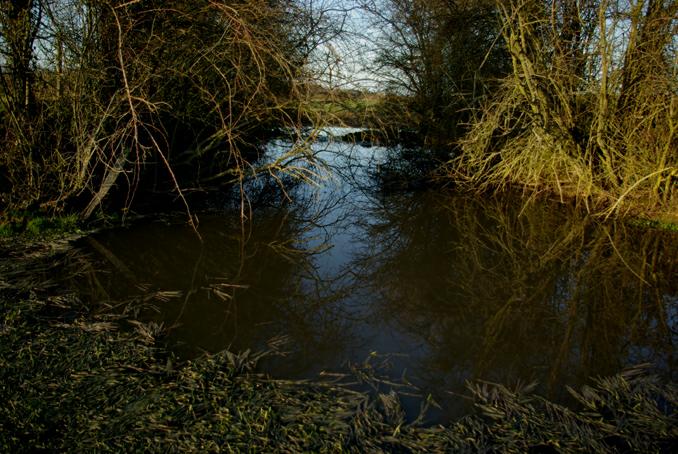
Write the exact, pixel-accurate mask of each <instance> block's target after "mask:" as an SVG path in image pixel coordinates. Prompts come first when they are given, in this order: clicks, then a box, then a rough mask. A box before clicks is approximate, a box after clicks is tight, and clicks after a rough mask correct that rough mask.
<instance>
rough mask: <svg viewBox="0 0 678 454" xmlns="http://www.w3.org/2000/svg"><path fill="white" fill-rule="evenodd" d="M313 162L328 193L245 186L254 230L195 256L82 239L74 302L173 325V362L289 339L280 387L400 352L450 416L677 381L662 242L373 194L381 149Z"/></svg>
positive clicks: (240, 228) (539, 209)
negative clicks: (481, 398) (520, 385)
mask: <svg viewBox="0 0 678 454" xmlns="http://www.w3.org/2000/svg"><path fill="white" fill-rule="evenodd" d="M284 146H285V144H284V143H282V142H280V143H277V144H276V147H284ZM314 146H315V147H317V148H316V149H315V150H314V152H315V153H316V155H317V156H319V157H322V158H323V159H325V160H326V161H327V162H328V164H329V168H331V169H333V171H334V174H333V176H332V178H330V179H327V180H324V181H323V182H322V184H321V185H320V186H319V187H318V188H312V187H309V186H302V187H297V188H296V189H295V192H294V193H291V192H290V193H289V194H285V196H284V197H282V196H279V194H278V196H275V194H274V186H272V187H269V186H266V184H264V183H261V182H258V183H257V185H259V186H258V187H259V191H260V194H263V196H264V197H263V199H265V200H273V201H275V203H268V208H260V209H256V210H255V211H254V212H253V216H254V218H253V219H254V220H253V222H251V223H246V224H241V222H240V220H239V218H238V216H237V212H233V213H230V214H226V215H222V216H213V217H206V218H204V219H202V220H201V223H200V232H201V235H202V237H203V239H204V242H203V243H202V244H201V243H200V242H199V241H198V239H197V238H196V236H195V235H194V234H193V232H192V231H191V229H190V228H188V227H186V226H184V225H181V224H166V223H159V222H148V223H145V224H138V225H135V226H134V227H132V228H129V229H127V230H116V231H112V232H107V233H102V234H98V235H95V236H93V237H91V238H88V239H86V240H84V241H83V243H82V244H81V247H82V249H83V250H86V251H89V253H90V255H91V256H92V257H93V260H94V262H95V264H96V266H95V267H93V268H94V269H97V270H99V271H96V272H92V273H90V275H89V281H87V283H83V284H81V291H83V292H88V293H89V294H90V295H92V298H93V300H96V301H104V302H106V304H107V305H108V306H117V307H120V308H124V310H127V311H133V315H134V316H135V317H137V318H139V319H140V320H145V321H154V322H156V323H164V324H165V326H169V327H171V330H170V335H169V345H170V348H172V349H173V350H174V351H175V352H176V353H177V354H179V355H180V356H183V357H192V356H195V355H197V354H200V352H202V351H211V352H214V351H219V350H222V349H224V348H230V349H233V350H242V349H246V348H255V349H256V348H262V347H264V346H265V344H266V342H267V341H268V340H269V339H271V338H272V337H275V336H280V335H284V336H288V337H289V338H290V343H289V345H288V347H287V348H289V349H291V354H290V355H289V356H287V357H286V358H285V359H283V360H278V361H275V362H269V363H266V364H264V367H265V368H266V369H267V371H268V372H270V373H272V374H274V375H276V376H280V377H312V376H314V375H315V374H317V373H318V372H320V371H321V370H344V368H345V362H346V361H353V362H358V361H362V360H363V359H364V358H365V357H367V356H368V355H370V354H371V353H373V352H375V351H376V352H379V353H383V354H389V353H397V354H398V355H397V356H394V357H393V360H392V361H391V363H392V370H391V371H390V373H391V375H392V376H393V377H400V376H401V375H403V374H404V373H405V372H406V373H407V376H408V377H409V379H410V380H411V381H412V382H414V383H415V384H416V385H418V386H420V387H421V388H422V389H423V390H424V391H426V392H431V393H433V394H434V395H435V396H436V398H437V399H438V400H440V401H447V408H448V411H449V412H448V415H449V414H454V413H455V412H458V411H461V410H460V409H459V407H458V406H456V405H457V402H458V399H456V398H454V397H453V395H452V394H450V391H451V392H461V391H462V389H463V386H464V381H465V380H467V379H484V380H490V381H498V382H503V383H507V384H515V383H517V382H518V381H532V380H538V381H539V382H540V383H541V384H542V388H541V392H543V393H544V394H546V395H548V396H550V397H552V398H556V399H559V398H562V397H563V395H562V390H563V388H564V386H563V385H573V386H576V385H578V384H581V383H583V382H585V381H586V380H587V379H588V377H590V376H592V375H606V374H612V373H615V372H618V371H619V370H620V369H621V368H623V367H624V366H626V365H631V364H638V363H642V362H650V363H652V364H654V365H655V367H656V368H657V369H658V370H660V371H663V372H664V373H666V374H670V373H673V370H674V368H673V366H674V363H675V348H674V346H675V344H676V341H677V340H678V279H677V278H676V276H677V275H678V255H677V254H678V237H677V236H676V235H675V234H670V233H661V232H656V231H648V230H645V231H641V230H634V229H631V228H628V227H625V226H624V225H622V224H609V223H608V224H600V223H597V222H596V221H595V220H594V219H591V218H590V217H588V216H586V214H585V213H581V212H580V211H577V210H576V209H574V208H571V207H568V206H566V205H561V204H551V203H546V202H544V203H533V204H531V205H528V206H523V205H522V204H521V203H520V202H519V201H518V199H517V198H514V197H509V196H507V197H503V198H501V199H474V198H469V197H466V196H460V195H455V194H451V193H445V192H443V191H433V192H414V193H408V192H385V191H383V190H371V189H369V184H367V177H368V176H369V175H371V174H372V173H373V172H378V169H379V166H378V164H379V165H380V163H382V162H383V159H384V157H385V156H387V155H388V153H387V150H385V149H382V148H380V147H371V148H369V149H366V148H362V147H359V146H353V147H352V146H350V145H347V144H341V143H335V142H332V141H331V140H328V141H324V142H322V143H319V144H316V145H314ZM367 167H371V168H367ZM373 189H374V188H373ZM382 189H383V188H382ZM287 195H291V196H292V199H293V200H294V201H295V202H294V203H289V202H286V200H287V197H286V196H287ZM673 378H674V379H675V376H674V377H673Z"/></svg>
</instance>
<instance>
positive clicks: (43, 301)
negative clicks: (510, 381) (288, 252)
mask: <svg viewBox="0 0 678 454" xmlns="http://www.w3.org/2000/svg"><path fill="white" fill-rule="evenodd" d="M54 250H55V249H54V248H51V247H50V248H42V249H41V248H39V247H36V248H35V249H34V251H33V253H32V254H31V256H30V258H29V257H28V256H26V255H24V256H21V257H20V258H19V257H15V259H13V260H12V261H7V260H5V261H2V262H0V272H2V273H1V276H2V278H0V317H1V318H0V383H1V385H0V399H2V402H3V405H2V406H1V407H0V450H2V451H4V452H21V451H33V450H35V449H45V450H51V451H76V452H80V451H92V450H97V451H121V450H125V451H154V452H156V451H162V452H167V451H228V452H231V451H245V450H247V451H253V452H259V451H285V452H291V451H292V452H296V451H304V452H307V451H322V452H339V451H350V452H380V451H388V452H390V451H397V452H409V451H413V452H439V451H448V452H464V451H473V452H475V451H501V452H525V451H529V450H536V451H540V452H541V451H553V452H571V451H584V452H640V451H642V452H662V451H664V452H669V451H670V449H671V447H672V446H674V445H675V443H676V440H677V439H678V424H677V420H678V418H677V415H676V409H677V408H678V390H677V389H676V386H675V385H674V384H672V383H663V382H661V381H660V380H659V379H657V378H654V377H652V376H651V375H649V374H648V373H647V371H646V370H644V369H643V368H636V369H633V370H629V371H627V372H624V373H622V374H620V375H618V376H615V377H611V378H602V379H597V380H595V381H594V383H593V384H592V385H591V386H590V387H585V388H584V389H582V390H579V391H574V390H571V393H572V395H573V397H574V398H575V399H576V401H577V402H578V404H577V407H576V408H574V409H569V408H565V407H563V406H560V405H556V404H553V403H551V402H549V401H547V400H545V399H543V398H540V397H535V396H534V395H532V394H531V387H530V386H527V387H523V388H521V389H514V390H511V389H508V388H506V387H504V386H501V385H498V384H490V383H474V384H470V385H469V391H470V393H469V394H470V397H471V398H472V399H473V400H474V402H475V412H474V413H473V414H471V415H468V416H466V417H464V418H462V419H460V420H458V421H456V422H452V423H450V424H448V425H445V426H441V425H439V426H434V427H431V426H427V425H426V424H425V423H424V421H425V418H418V419H416V420H414V421H407V420H406V418H405V416H404V411H403V410H402V407H401V403H400V396H399V394H398V393H397V392H396V391H394V390H393V389H390V390H384V389H383V387H381V386H375V387H374V388H373V389H374V392H370V393H368V392H363V391H362V390H361V389H364V388H365V387H364V386H363V387H356V386H355V382H356V381H357V382H362V383H364V382H365V381H368V382H370V381H371V380H372V378H371V375H372V374H373V373H374V372H373V369H372V372H370V368H368V367H364V368H360V369H356V370H355V371H354V372H353V375H349V376H345V377H343V378H342V377H336V376H327V377H326V378H324V379H318V380H317V381H315V382H310V381H287V380H273V379H271V378H269V377H266V376H264V375H261V374H258V373H256V363H257V361H258V360H259V359H260V358H261V357H262V356H263V355H264V354H263V353H257V354H254V353H251V352H249V351H246V352H244V353H240V354H234V353H230V352H223V353H219V354H215V355H206V356H203V357H201V358H199V359H197V360H193V361H187V362H177V360H176V359H175V358H174V357H173V356H172V355H171V354H169V353H168V352H167V351H166V350H165V349H164V348H163V346H162V345H163V342H162V336H163V327H162V326H159V325H149V324H144V323H142V322H139V321H136V320H130V319H128V318H126V317H123V316H120V315H112V314H101V313H99V314H96V313H95V312H94V311H93V310H92V308H91V307H87V306H85V305H83V304H82V303H81V302H80V301H79V299H78V298H77V297H76V296H74V295H69V294H59V292H58V282H57V280H56V279H52V280H51V281H50V282H45V283H43V285H36V284H37V282H38V281H39V279H38V277H39V276H41V275H43V274H44V275H45V276H46V275H49V274H53V273H51V271H53V269H54V268H53V267H54V266H59V267H60V268H61V269H62V270H64V271H66V272H67V273H71V274H72V273H74V272H77V267H78V261H77V257H75V258H74V257H73V256H69V254H68V252H64V251H63V250H62V251H57V252H56V253H55V252H53V251H54ZM55 254H56V256H55ZM10 255H11V254H10ZM22 270H23V272H24V273H27V274H30V275H31V279H27V278H25V277H22ZM50 270H51V271H50ZM272 349H274V350H277V349H280V345H279V342H278V341H276V342H274V344H273V345H272ZM351 382H354V383H351ZM374 382H375V383H376V382H377V380H374ZM423 407H425V405H423Z"/></svg>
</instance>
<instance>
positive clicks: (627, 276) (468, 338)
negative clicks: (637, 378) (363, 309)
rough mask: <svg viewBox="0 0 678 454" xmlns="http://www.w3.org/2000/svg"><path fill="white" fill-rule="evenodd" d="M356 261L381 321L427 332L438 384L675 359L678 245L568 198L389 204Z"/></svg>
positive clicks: (418, 198)
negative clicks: (591, 212) (603, 220)
mask: <svg viewBox="0 0 678 454" xmlns="http://www.w3.org/2000/svg"><path fill="white" fill-rule="evenodd" d="M363 235H364V240H363V242H364V244H366V245H367V246H366V248H365V249H364V250H363V252H362V254H361V256H360V257H358V258H357V259H356V260H355V261H354V263H353V264H352V267H353V268H354V269H356V270H357V272H356V276H359V279H358V280H359V282H360V284H361V285H362V286H364V287H367V288H369V289H371V293H372V294H373V295H374V296H375V299H376V303H375V304H374V316H375V317H380V318H383V319H386V320H388V321H389V323H390V324H392V326H393V327H394V329H397V330H402V331H404V332H406V333H408V334H410V335H412V336H415V337H416V338H417V339H419V341H420V342H421V343H422V344H423V345H424V353H423V354H418V355H417V361H416V363H415V364H413V365H412V366H413V367H411V369H410V371H411V372H410V375H413V376H414V377H415V382H419V383H421V384H425V386H427V387H429V388H430V389H438V390H455V391H458V390H460V388H461V386H462V384H463V383H464V380H467V379H483V380H490V381H496V382H502V383H517V382H518V381H519V380H520V381H523V382H524V381H532V380H538V381H539V382H540V383H542V385H543V386H542V391H543V392H544V393H546V394H547V395H548V396H549V397H551V398H559V397H563V394H564V393H563V391H564V389H563V388H564V387H563V385H565V384H567V385H576V384H579V383H582V382H585V381H586V380H587V378H589V377H590V376H595V375H607V374H613V373H617V372H619V371H620V370H621V369H622V368H623V367H624V366H627V365H632V364H638V363H643V362H650V363H652V364H653V365H655V366H656V367H657V368H658V369H660V370H662V371H663V372H664V373H670V372H671V371H672V370H673V365H674V361H675V360H674V353H675V352H674V348H673V346H674V345H675V342H676V340H677V339H678V331H677V329H678V326H677V324H676V322H678V320H676V310H677V309H676V306H677V305H678V288H677V286H678V280H677V279H676V276H677V275H678V266H677V259H678V255H677V254H678V238H676V235H675V234H670V233H666V234H664V233H660V232H656V231H648V230H645V231H640V230H634V229H632V228H628V227H626V226H624V225H623V224H599V223H596V221H595V220H594V219H591V218H590V217H587V216H586V215H585V214H583V213H581V212H580V211H578V210H576V209H574V208H568V207H567V206H564V205H560V204H548V203H547V204H542V203H533V204H529V205H527V206H522V205H520V204H519V203H516V201H515V200H513V201H511V199H510V198H506V199H504V200H487V199H484V200H479V199H470V198H466V197H460V196H451V195H445V194H440V193H428V194H426V195H422V194H400V195H392V196H388V197H385V198H383V199H382V202H381V204H379V206H377V207H375V208H374V209H373V210H372V213H371V221H370V222H368V223H365V225H364V227H363Z"/></svg>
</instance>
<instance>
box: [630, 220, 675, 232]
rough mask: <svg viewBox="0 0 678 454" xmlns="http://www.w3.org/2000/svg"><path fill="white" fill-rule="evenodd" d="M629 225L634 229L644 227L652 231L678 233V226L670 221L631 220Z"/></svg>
mask: <svg viewBox="0 0 678 454" xmlns="http://www.w3.org/2000/svg"><path fill="white" fill-rule="evenodd" d="M629 224H630V225H632V226H634V227H643V228H650V229H658V230H666V231H669V232H678V224H676V223H674V222H668V221H661V220H655V219H644V218H636V219H631V220H629Z"/></svg>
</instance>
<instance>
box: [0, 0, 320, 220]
mask: <svg viewBox="0 0 678 454" xmlns="http://www.w3.org/2000/svg"><path fill="white" fill-rule="evenodd" d="M312 14H316V16H317V15H318V13H317V12H309V11H306V10H304V9H302V8H301V7H299V6H298V5H297V2H292V1H288V0H190V1H188V0H169V1H167V0H162V1H160V0H143V1H124V0H59V1H49V0H22V1H2V2H1V3H0V69H1V71H2V73H1V74H0V117H1V119H2V122H1V123H0V141H1V143H0V211H6V212H9V211H17V210H21V211H29V212H34V211H40V212H47V213H59V212H62V211H64V210H67V211H70V212H73V211H75V212H78V213H80V215H81V217H84V218H86V217H89V216H90V215H91V214H92V213H93V212H95V211H96V210H97V209H98V208H99V207H100V206H102V203H104V202H108V201H110V200H111V199H114V200H115V201H116V202H115V203H116V204H117V206H118V207H125V206H129V204H130V203H131V200H132V198H133V197H134V195H135V193H137V192H138V191H139V189H140V188H146V189H148V187H149V186H152V188H151V189H152V190H153V191H154V192H156V193H157V192H173V193H174V194H175V196H177V199H178V200H181V199H183V192H182V190H181V188H186V187H197V186H199V185H200V184H201V182H203V181H205V180H206V179H210V182H211V184H215V182H219V181H220V182H224V181H231V182H232V181H235V182H237V181H239V180H241V179H242V178H243V177H244V175H245V174H246V173H247V172H248V171H249V170H250V166H249V161H250V160H251V159H250V157H248V151H247V150H252V145H255V144H256V143H255V142H256V140H257V138H258V137H260V136H261V135H262V132H263V131H267V130H270V129H271V128H272V127H274V126H281V125H295V124H298V123H300V122H301V118H300V117H301V116H303V115H304V113H303V109H301V108H300V103H301V101H302V97H301V95H300V93H301V91H302V88H301V86H300V81H303V79H304V78H303V71H304V67H305V62H306V60H307V59H308V56H309V55H310V53H311V52H312V51H313V49H314V47H317V46H318V45H320V44H321V43H322V41H323V39H324V38H323V33H329V31H328V30H330V27H329V26H328V25H327V24H324V23H323V20H324V19H323V18H322V17H316V16H312ZM323 27H324V28H323ZM216 177H221V178H220V179H219V178H216ZM184 201H185V200H184Z"/></svg>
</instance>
